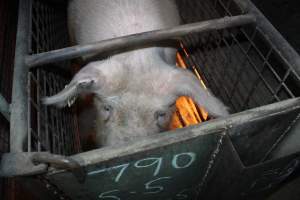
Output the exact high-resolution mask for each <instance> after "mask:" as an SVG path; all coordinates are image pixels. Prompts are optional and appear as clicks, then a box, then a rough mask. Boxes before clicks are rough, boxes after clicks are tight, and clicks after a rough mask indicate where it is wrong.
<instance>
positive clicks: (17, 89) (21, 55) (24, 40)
mask: <svg viewBox="0 0 300 200" xmlns="http://www.w3.org/2000/svg"><path fill="white" fill-rule="evenodd" d="M30 5H31V0H22V1H20V2H19V16H18V29H17V40H16V50H15V66H14V76H13V90H12V103H11V116H10V152H22V151H23V142H24V139H25V137H26V134H27V111H28V110H27V96H28V94H27V90H26V87H27V82H28V80H27V74H28V67H26V65H25V56H26V55H27V54H28V49H29V48H28V47H29V42H28V38H29V27H30V20H29V18H30V10H31V9H30Z"/></svg>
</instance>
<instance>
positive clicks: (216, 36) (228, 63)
mask: <svg viewBox="0 0 300 200" xmlns="http://www.w3.org/2000/svg"><path fill="white" fill-rule="evenodd" d="M177 3H178V5H179V6H178V7H179V8H183V9H180V12H181V13H180V14H181V17H182V20H183V22H184V23H191V22H195V21H203V20H208V19H213V18H219V17H224V16H234V15H238V14H243V13H245V12H244V10H243V9H242V8H240V7H239V6H238V5H237V4H236V3H235V2H234V0H213V1H185V0H178V1H177ZM183 46H184V48H185V51H186V52H187V54H186V55H185V57H184V59H185V61H186V62H187V63H188V67H189V68H190V69H193V68H196V69H198V71H199V73H200V75H201V76H202V77H203V80H204V82H205V84H206V85H207V86H208V87H209V88H210V89H211V90H212V92H213V93H214V94H215V95H216V96H218V97H219V98H221V99H222V100H223V101H224V102H225V104H226V105H227V106H229V107H230V108H231V112H233V113H234V112H239V111H243V110H246V109H249V108H254V107H258V106H262V105H266V104H269V103H273V102H278V101H282V100H285V99H288V98H293V97H298V96H299V94H300V92H299V91H300V90H299V89H300V84H299V83H300V77H299V75H298V74H297V73H296V72H295V71H294V70H293V68H292V67H291V66H290V64H289V63H288V61H287V60H285V58H284V57H283V56H282V55H281V54H280V52H279V51H278V50H277V49H276V48H275V46H274V45H272V43H271V42H270V41H269V40H268V37H267V36H266V35H265V34H264V33H263V32H262V31H261V30H260V28H259V27H257V26H254V25H248V26H243V27H237V28H230V29H225V30H222V31H212V32H209V33H204V34H201V35H195V34H194V35H189V36H187V37H185V38H184V40H183Z"/></svg>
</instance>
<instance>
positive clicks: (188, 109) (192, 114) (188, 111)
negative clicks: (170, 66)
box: [170, 44, 208, 130]
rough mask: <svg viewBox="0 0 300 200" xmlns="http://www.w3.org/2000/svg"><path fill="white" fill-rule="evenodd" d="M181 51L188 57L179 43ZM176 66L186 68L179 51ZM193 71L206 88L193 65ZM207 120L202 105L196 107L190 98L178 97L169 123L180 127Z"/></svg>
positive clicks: (171, 127)
mask: <svg viewBox="0 0 300 200" xmlns="http://www.w3.org/2000/svg"><path fill="white" fill-rule="evenodd" d="M181 47H182V49H183V52H184V54H185V56H186V57H189V55H188V53H187V51H186V49H185V48H184V47H183V45H182V44H181ZM176 57H177V66H178V67H181V68H184V69H186V68H187V66H186V64H185V62H184V60H183V57H182V56H181V55H180V53H177V55H176ZM192 68H193V71H194V72H195V74H196V76H197V77H198V79H199V84H202V85H203V87H204V88H205V89H206V86H205V85H204V82H203V81H202V79H201V77H200V74H199V72H198V71H197V69H196V67H195V66H193V67H192ZM206 120H208V113H207V112H206V111H205V110H204V108H202V107H198V106H197V105H196V104H195V103H194V102H193V100H192V99H191V98H189V97H180V98H178V99H177V101H176V112H174V114H173V116H172V122H171V124H170V129H171V130H172V129H176V128H182V127H185V126H190V125H194V124H198V123H201V122H202V121H206Z"/></svg>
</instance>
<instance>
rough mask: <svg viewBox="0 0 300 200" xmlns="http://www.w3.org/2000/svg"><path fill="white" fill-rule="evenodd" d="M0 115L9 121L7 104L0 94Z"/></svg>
mask: <svg viewBox="0 0 300 200" xmlns="http://www.w3.org/2000/svg"><path fill="white" fill-rule="evenodd" d="M0 113H2V115H3V116H4V117H5V118H6V119H7V120H8V121H9V120H10V111H9V104H8V103H7V101H6V100H5V98H4V97H3V96H2V95H1V94H0Z"/></svg>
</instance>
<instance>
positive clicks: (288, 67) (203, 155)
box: [10, 0, 300, 199]
mask: <svg viewBox="0 0 300 200" xmlns="http://www.w3.org/2000/svg"><path fill="white" fill-rule="evenodd" d="M177 4H178V7H179V8H180V14H181V18H182V21H183V22H184V23H192V22H199V21H205V20H211V19H216V18H223V17H225V16H229V17H233V16H239V15H244V16H248V17H249V16H252V18H255V19H256V21H255V22H254V21H252V23H248V24H246V23H243V24H238V23H236V24H234V26H233V25H232V26H230V27H221V28H220V27H219V28H217V29H218V30H214V28H212V29H213V30H209V31H207V32H202V33H191V34H188V35H186V36H185V37H182V39H181V41H180V42H181V48H180V49H179V52H180V53H181V55H182V56H183V58H184V61H185V62H186V63H187V66H188V68H189V69H190V70H192V71H193V72H195V73H196V72H197V73H199V74H200V76H201V77H202V78H203V81H204V83H205V84H206V85H207V86H208V87H209V88H210V89H211V90H212V92H213V93H214V94H215V95H216V96H218V97H219V98H221V99H222V100H223V101H224V102H225V104H226V105H228V106H229V107H230V108H231V111H232V113H236V114H233V115H231V116H229V117H228V118H226V119H215V120H211V121H208V122H205V123H203V124H201V125H198V126H193V127H188V128H184V129H177V130H175V131H172V132H170V133H166V134H160V135H158V136H155V137H150V138H145V140H142V141H138V142H136V143H131V144H130V145H128V146H123V147H119V148H115V147H107V148H102V149H96V150H93V151H89V152H83V153H80V154H76V153H79V152H80V145H79V139H78V138H79V137H78V131H77V120H76V115H75V114H74V113H75V111H74V110H73V109H63V110H59V109H56V108H53V107H45V106H43V105H41V103H40V98H41V97H42V96H45V95H51V94H54V93H56V92H57V91H59V90H61V89H62V88H63V87H64V85H65V84H66V83H67V81H68V80H70V75H69V74H67V73H64V70H63V69H66V67H67V66H68V64H69V63H68V62H66V61H64V62H55V63H54V62H53V61H58V60H60V61H61V60H65V59H64V58H63V57H66V56H67V55H66V54H64V53H65V51H61V52H62V53H63V54H61V55H63V56H61V57H60V58H59V59H53V58H51V56H48V58H47V56H45V54H43V55H42V56H39V55H38V56H35V55H34V54H38V53H42V52H47V51H51V50H54V49H59V48H63V47H67V46H68V45H69V44H68V37H67V35H68V34H67V28H66V27H67V25H66V5H67V4H66V2H65V1H54V0H51V1H50V0H49V1H46V0H23V1H21V3H20V10H19V24H18V27H19V29H18V38H17V42H18V44H17V47H18V48H17V50H16V62H15V74H14V90H13V95H15V96H13V102H12V111H11V117H10V119H11V134H12V137H16V138H18V139H16V141H13V140H11V141H10V142H11V152H18V150H20V148H21V149H22V150H23V151H26V152H43V151H49V152H51V153H52V154H59V155H65V156H69V155H72V156H71V157H65V158H58V160H59V159H65V160H63V161H65V162H68V163H69V164H70V163H71V165H72V164H73V165H72V166H70V165H68V166H67V168H68V169H67V170H59V169H57V168H55V167H54V168H48V170H47V171H46V172H47V173H46V174H43V175H41V176H39V177H40V178H39V180H42V181H46V182H47V185H48V186H49V187H50V183H51V184H52V186H51V187H54V185H55V187H57V189H56V190H55V191H56V193H57V191H58V190H60V192H59V193H60V194H61V195H64V197H62V196H61V198H67V197H70V198H72V199H108V198H110V199H128V198H130V199H154V198H155V199H198V198H207V199H217V198H218V199H227V198H233V199H251V198H255V199H258V198H264V197H265V196H266V195H268V194H270V193H271V192H273V191H274V190H275V189H277V188H278V187H279V186H280V185H281V183H282V182H284V181H285V180H286V179H287V178H289V177H291V176H290V175H291V174H293V173H295V172H296V171H297V170H298V169H299V167H298V163H299V150H300V148H299V146H297V144H295V143H293V141H294V138H297V137H300V136H299V133H297V132H296V131H295V129H296V127H297V126H299V124H300V123H299V116H300V115H299V109H300V100H299V99H298V98H297V97H299V93H300V90H299V88H300V77H299V74H300V62H299V56H298V54H296V53H295V51H294V50H293V49H292V48H291V47H290V46H289V44H288V43H287V42H286V41H285V40H284V39H283V38H282V36H281V35H280V34H279V33H278V32H277V31H276V30H275V29H274V28H273V26H272V25H271V24H270V23H269V22H268V21H267V20H266V19H265V18H264V17H263V15H262V14H261V13H260V12H259V11H258V10H257V9H256V8H255V7H254V6H253V4H252V3H251V2H250V1H248V0H213V1H211V0H201V1H196V0H193V1H192V0H189V1H188V0H177ZM230 19H232V18H228V19H227V20H230ZM223 21H224V20H223ZM225 21H226V20H225ZM250 21H251V20H250ZM250 21H249V22H250ZM141 43H142V42H141ZM98 51H99V49H98ZM30 54H32V56H31V57H30V56H29V57H27V58H26V63H25V62H24V61H25V57H26V56H27V55H30ZM79 54H82V52H79V53H78V55H79ZM69 56H70V55H69ZM58 57H59V56H58ZM71 57H72V56H71ZM71 57H69V58H71ZM73 57H74V56H73ZM39 59H40V60H39ZM43 59H44V60H43ZM47 59H48V61H45V60H47ZM49 59H50V61H51V62H50V61H49ZM37 63H38V64H37ZM45 63H47V64H45ZM53 63H54V64H53ZM25 64H27V66H28V67H27V68H26V67H25ZM14 97H15V98H14ZM17 97H18V98H17ZM249 109H251V110H249ZM242 111H243V112H242ZM17 114H18V116H21V118H20V117H19V118H18V120H17ZM20 119H21V120H20ZM24 133H26V138H27V140H26V145H25V146H23V138H21V139H19V138H20V135H24ZM28 155H33V154H28ZM50 157H51V156H50ZM51 158H52V157H51ZM43 159H44V160H43ZM36 160H43V161H44V162H45V160H46V161H47V162H50V163H53V160H55V158H53V160H51V159H50V160H49V157H47V156H46V158H45V157H43V155H41V156H40V157H39V159H36ZM55 161H57V160H55ZM60 161H62V160H60ZM74 163H75V164H74ZM56 164H57V163H56ZM60 164H61V163H60ZM79 166H80V167H79ZM60 167H61V165H60ZM43 172H45V171H43ZM35 181H36V180H35ZM58 188H59V189H58ZM229 188H230V189H229ZM45 196H47V194H45Z"/></svg>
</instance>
